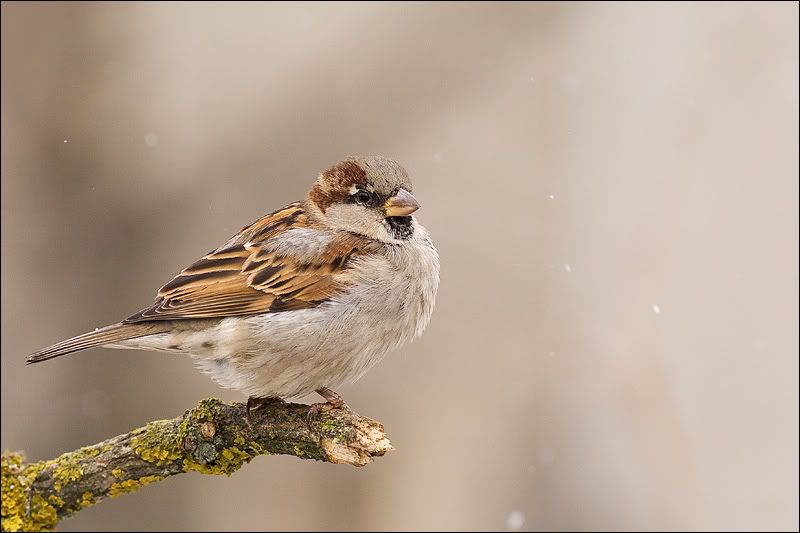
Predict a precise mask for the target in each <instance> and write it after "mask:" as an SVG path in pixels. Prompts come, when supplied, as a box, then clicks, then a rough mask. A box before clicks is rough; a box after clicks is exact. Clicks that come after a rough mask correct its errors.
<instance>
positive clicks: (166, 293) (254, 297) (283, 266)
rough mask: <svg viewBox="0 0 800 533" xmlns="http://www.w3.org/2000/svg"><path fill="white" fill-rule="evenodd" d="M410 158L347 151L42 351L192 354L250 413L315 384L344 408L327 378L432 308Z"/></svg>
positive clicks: (367, 364) (413, 328) (430, 268)
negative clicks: (292, 196)
mask: <svg viewBox="0 0 800 533" xmlns="http://www.w3.org/2000/svg"><path fill="white" fill-rule="evenodd" d="M419 208H420V204H419V202H418V201H417V199H416V198H415V197H414V195H413V194H412V184H411V179H410V178H409V175H408V172H407V171H406V170H405V169H404V168H403V167H402V166H401V165H400V164H399V163H397V162H396V161H394V160H392V159H389V158H386V157H383V156H365V157H362V156H351V157H347V158H345V159H343V160H342V161H340V162H338V163H336V164H334V165H333V166H331V167H330V168H328V169H327V170H324V171H323V172H321V173H320V174H319V175H318V177H317V179H316V180H315V181H314V183H313V185H312V187H311V189H310V191H309V192H308V194H307V195H306V196H305V198H304V199H303V200H301V201H297V202H293V203H290V204H288V205H287V206H286V207H283V208H281V209H278V210H277V211H274V212H272V213H270V214H267V215H265V216H263V217H261V218H259V219H258V220H256V221H255V222H253V223H251V224H249V225H247V226H245V227H244V228H242V229H241V230H240V231H239V232H238V233H237V234H236V235H234V236H233V237H232V238H230V239H229V240H228V241H227V242H225V243H224V244H222V245H221V246H219V247H218V248H216V249H214V250H212V251H211V252H209V253H207V254H206V255H204V256H202V257H201V258H200V259H199V260H197V261H196V262H194V263H192V264H191V265H190V266H188V267H186V268H184V269H183V270H182V271H181V272H180V273H179V274H177V275H176V276H175V277H174V278H173V279H172V280H171V281H169V283H167V284H166V285H164V286H163V287H161V288H160V289H159V290H158V293H157V295H156V298H155V301H154V302H153V304H152V305H150V306H149V307H146V308H144V309H142V310H141V311H139V312H137V313H135V314H133V315H131V316H129V317H128V318H126V319H124V320H122V321H121V322H118V323H115V324H111V325H109V326H106V327H103V328H98V329H95V330H94V331H89V332H87V333H84V334H82V335H78V336H76V337H72V338H70V339H67V340H64V341H62V342H59V343H57V344H53V345H52V346H49V347H47V348H44V349H42V350H40V351H38V352H36V353H33V354H31V355H29V356H28V357H27V359H26V362H27V363H28V364H31V363H38V362H41V361H46V360H49V359H53V358H55V357H60V356H62V355H67V354H71V353H74V352H78V351H82V350H86V349H89V348H93V347H105V348H115V349H137V350H150V351H160V352H169V353H178V354H184V355H188V356H189V357H190V358H191V359H193V360H194V363H195V366H196V367H198V368H199V370H200V371H202V372H203V373H205V374H207V375H208V376H209V377H210V378H211V379H212V380H213V381H214V382H215V383H216V384H217V385H219V386H220V387H222V388H225V389H230V390H235V391H239V392H241V393H243V394H245V395H246V396H247V398H248V399H247V404H246V415H247V420H248V422H251V411H254V410H256V409H258V408H259V407H260V406H261V405H263V404H264V403H265V402H268V401H273V400H274V399H279V400H286V399H291V398H298V397H303V396H306V395H309V394H312V393H314V392H316V393H318V394H319V395H320V396H322V398H323V399H324V400H325V402H321V403H314V404H312V405H311V406H310V408H309V412H308V420H307V421H309V422H310V421H312V420H313V418H314V416H316V414H317V413H319V412H320V411H327V410H330V409H335V408H345V409H349V406H348V405H347V404H346V403H345V402H344V400H343V398H342V397H341V396H340V395H339V394H338V393H337V392H335V389H337V388H339V387H341V386H343V385H348V384H351V383H353V382H355V381H356V380H358V379H359V378H360V377H362V376H363V375H364V374H365V373H366V372H367V371H368V370H369V369H370V368H372V367H373V366H374V365H375V364H377V363H378V362H380V361H381V360H382V359H383V358H384V356H385V355H386V354H387V353H389V352H391V351H393V350H395V349H397V348H399V347H400V346H402V345H404V344H406V343H408V342H410V341H412V340H413V339H415V338H417V337H418V336H420V335H421V334H422V333H423V331H424V330H425V329H426V327H427V326H428V323H429V322H430V319H431V315H432V313H433V309H434V305H435V300H436V293H437V290H438V286H439V254H438V252H437V250H436V248H435V247H434V245H433V242H432V240H431V238H430V235H429V233H428V231H427V230H426V229H425V228H424V227H423V226H422V225H421V224H420V223H419V222H417V220H416V218H415V216H413V213H415V212H416V211H417V210H418V209H419Z"/></svg>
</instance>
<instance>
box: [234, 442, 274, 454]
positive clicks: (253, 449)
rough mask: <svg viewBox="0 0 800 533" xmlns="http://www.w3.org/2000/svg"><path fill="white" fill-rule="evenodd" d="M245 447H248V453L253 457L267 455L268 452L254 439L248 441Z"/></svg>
mask: <svg viewBox="0 0 800 533" xmlns="http://www.w3.org/2000/svg"><path fill="white" fill-rule="evenodd" d="M234 442H235V441H234ZM247 447H248V448H249V449H250V454H251V455H252V456H253V457H255V456H256V455H269V452H268V451H267V450H265V449H264V447H263V446H261V444H260V443H258V442H256V441H254V440H253V441H250V443H249V444H248V445H247Z"/></svg>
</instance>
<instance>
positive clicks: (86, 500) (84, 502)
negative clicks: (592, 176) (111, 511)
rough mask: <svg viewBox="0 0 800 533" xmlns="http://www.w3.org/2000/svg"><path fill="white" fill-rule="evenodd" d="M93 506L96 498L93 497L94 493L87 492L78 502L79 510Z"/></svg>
mask: <svg viewBox="0 0 800 533" xmlns="http://www.w3.org/2000/svg"><path fill="white" fill-rule="evenodd" d="M91 505H94V496H92V493H91V492H88V491H87V492H84V493H83V494H81V499H80V500H78V509H83V508H84V507H89V506H91Z"/></svg>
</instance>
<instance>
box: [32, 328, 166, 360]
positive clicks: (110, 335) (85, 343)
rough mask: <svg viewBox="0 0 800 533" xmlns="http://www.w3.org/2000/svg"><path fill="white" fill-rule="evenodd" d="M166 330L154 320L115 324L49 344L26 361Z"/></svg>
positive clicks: (48, 357) (57, 355) (43, 358)
mask: <svg viewBox="0 0 800 533" xmlns="http://www.w3.org/2000/svg"><path fill="white" fill-rule="evenodd" d="M164 331H165V327H164V325H163V324H159V323H154V322H149V323H148V322H145V323H138V324H124V323H120V324H113V325H111V326H106V327H104V328H100V329H96V330H94V331H90V332H88V333H84V334H83V335H78V336H77V337H72V338H71V339H67V340H65V341H61V342H59V343H58V344H54V345H52V346H48V347H47V348H45V349H43V350H39V351H38V352H36V353H33V354H31V355H29V356H28V357H27V359H26V360H25V362H26V363H27V364H31V363H38V362H39V361H47V360H48V359H52V358H54V357H59V356H62V355H67V354H70V353H73V352H79V351H81V350H86V349H87V348H93V347H95V346H103V345H104V344H113V343H116V342H120V341H125V340H128V339H135V338H137V337H144V336H145V335H152V334H154V333H163V332H164Z"/></svg>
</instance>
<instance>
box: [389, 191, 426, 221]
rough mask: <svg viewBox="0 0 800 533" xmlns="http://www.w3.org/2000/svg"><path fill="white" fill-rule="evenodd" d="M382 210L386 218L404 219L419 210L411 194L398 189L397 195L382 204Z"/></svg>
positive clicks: (417, 203)
mask: <svg viewBox="0 0 800 533" xmlns="http://www.w3.org/2000/svg"><path fill="white" fill-rule="evenodd" d="M383 209H384V211H386V216H387V217H404V216H408V215H410V214H411V213H413V212H414V211H416V210H417V209H419V202H417V199H416V198H414V195H413V194H411V193H410V192H408V191H407V190H405V189H400V190H398V191H397V194H395V195H394V196H392V197H391V198H389V199H388V200H386V202H384V204H383Z"/></svg>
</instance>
